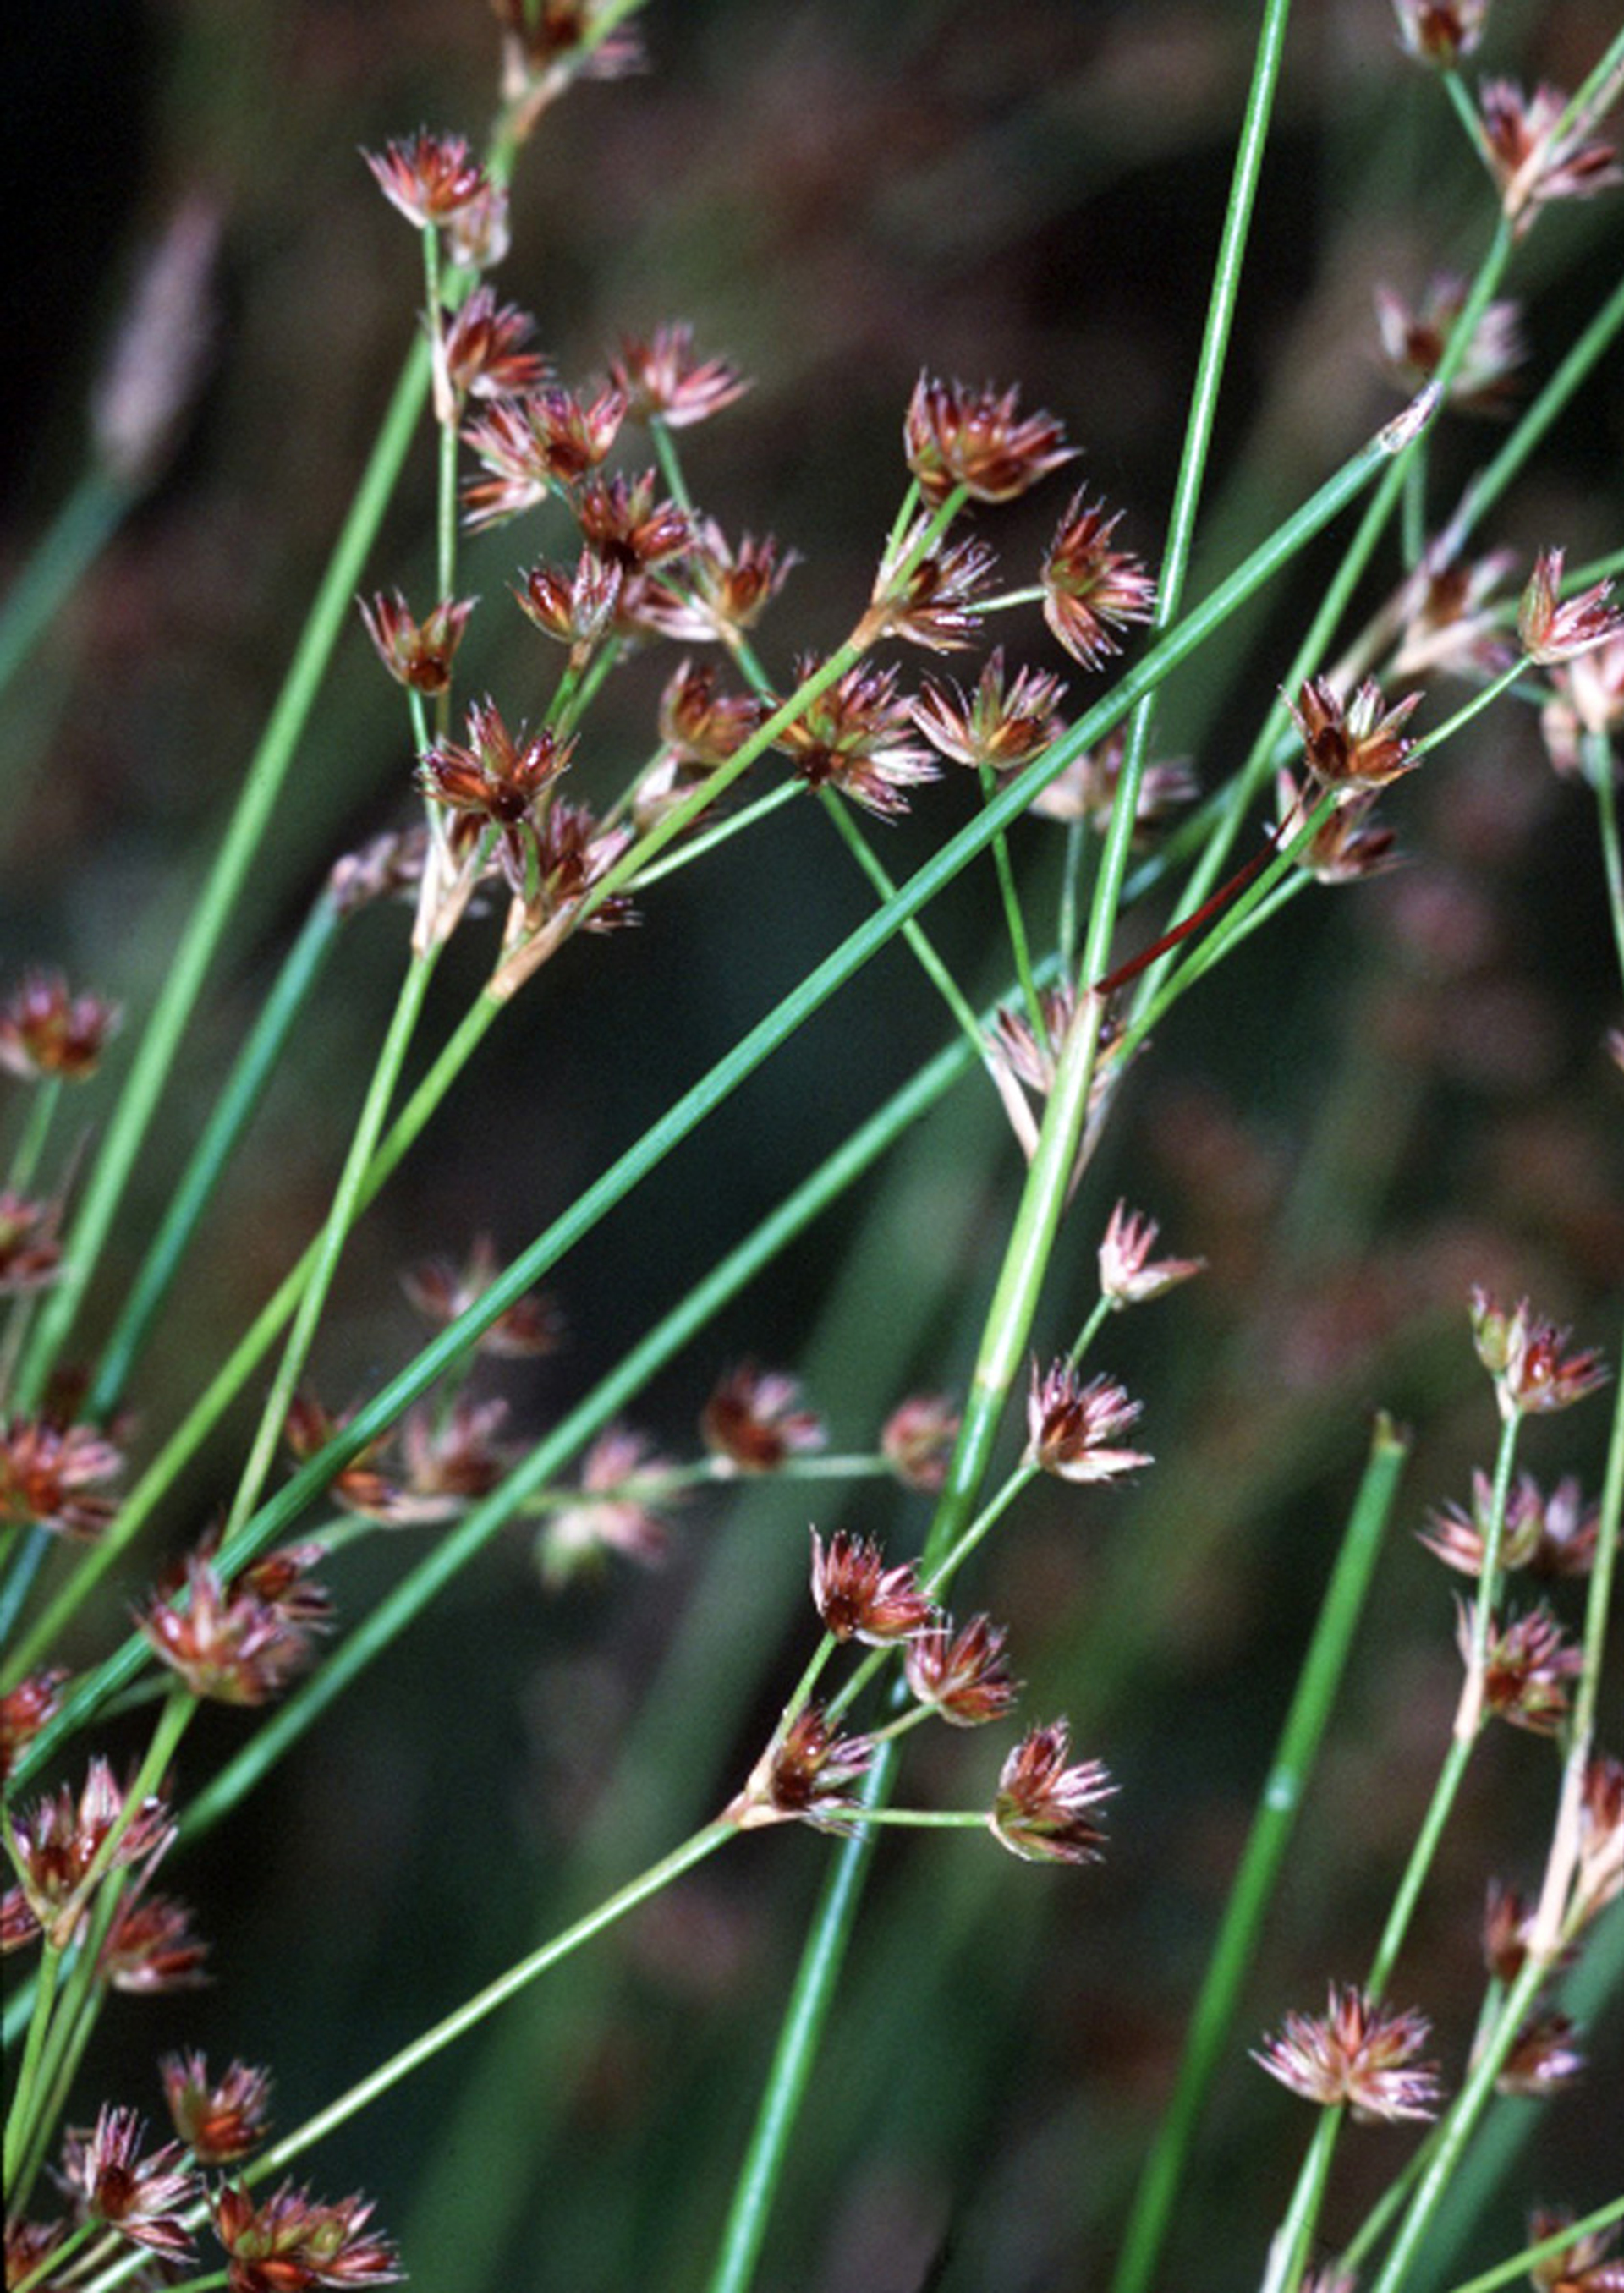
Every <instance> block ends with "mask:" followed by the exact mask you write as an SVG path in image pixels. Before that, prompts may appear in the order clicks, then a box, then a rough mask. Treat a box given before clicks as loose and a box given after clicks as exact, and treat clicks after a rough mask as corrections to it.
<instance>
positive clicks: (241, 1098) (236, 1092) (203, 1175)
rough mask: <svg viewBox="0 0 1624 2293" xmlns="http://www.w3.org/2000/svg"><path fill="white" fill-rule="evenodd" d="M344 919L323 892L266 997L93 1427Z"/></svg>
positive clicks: (102, 1389)
mask: <svg viewBox="0 0 1624 2293" xmlns="http://www.w3.org/2000/svg"><path fill="white" fill-rule="evenodd" d="M341 920H342V918H341V915H340V912H339V910H338V908H337V906H336V904H335V903H334V901H333V898H332V895H331V894H330V893H329V892H328V891H325V890H324V891H323V892H322V893H321V895H320V897H319V898H318V899H317V900H316V902H315V903H314V905H313V907H312V909H311V911H310V913H309V915H308V916H307V917H306V918H305V923H304V925H303V927H302V928H301V930H300V932H299V936H298V937H297V939H296V940H295V942H294V944H293V945H292V946H291V947H290V948H289V949H288V953H287V955H286V957H285V958H284V960H283V962H282V967H281V969H280V971H279V972H278V974H277V976H276V978H275V979H274V980H273V981H272V985H271V990H270V993H269V994H268V995H267V996H266V997H265V1000H264V1002H263V1003H262V1004H261V1006H260V1008H259V1009H258V1011H257V1013H256V1016H255V1020H254V1025H253V1027H252V1028H251V1029H250V1031H249V1033H248V1039H247V1041H245V1042H244V1044H243V1046H242V1049H241V1050H240V1053H239V1054H238V1057H237V1059H236V1062H235V1064H234V1065H233V1066H232V1069H231V1076H230V1078H229V1080H228V1081H227V1083H226V1086H225V1089H224V1090H223V1091H222V1092H221V1094H220V1096H219V1098H218V1099H216V1101H215V1108H214V1112H213V1114H211V1115H210V1116H209V1119H208V1122H207V1124H206V1126H205V1128H204V1130H203V1132H202V1134H201V1136H200V1137H199V1140H198V1143H197V1146H196V1147H195V1149H194V1150H193V1153H192V1156H191V1161H190V1162H189V1163H188V1164H187V1166H186V1170H185V1172H184V1175H183V1178H182V1179H181V1182H180V1184H179V1186H178V1187H176V1188H175V1194H174V1195H173V1197H172V1198H171V1200H170V1203H169V1207H168V1209H167V1210H166V1211H165V1213H164V1217H163V1220H162V1222H161V1224H160V1225H159V1227H158V1232H157V1233H156V1234H155V1235H154V1236H153V1237H152V1242H151V1244H150V1248H149V1249H148V1252H147V1254H146V1257H145V1258H144V1260H142V1266H141V1270H140V1272H139V1273H138V1274H137V1275H136V1276H135V1279H134V1282H133V1283H132V1284H131V1285H130V1290H129V1294H128V1296H127V1297H126V1300H125V1302H124V1305H123V1308H122V1309H121V1310H120V1312H119V1315H118V1320H117V1321H116V1322H115V1323H114V1325H113V1327H112V1331H111V1333H110V1336H109V1338H108V1341H107V1343H106V1344H105V1345H104V1346H103V1347H102V1350H101V1353H100V1356H99V1357H98V1360H97V1363H96V1372H95V1375H94V1377H93V1380H92V1381H91V1385H90V1390H89V1391H88V1393H87V1394H86V1396H85V1416H86V1417H87V1418H89V1419H90V1421H91V1422H93V1423H99V1422H102V1420H104V1419H105V1418H106V1417H107V1416H108V1414H110V1412H111V1411H112V1410H113V1409H115V1408H116V1407H117V1406H118V1403H119V1402H120V1401H121V1400H122V1399H123V1398H124V1393H125V1390H126V1386H127V1384H128V1382H129V1376H130V1372H131V1369H132V1368H133V1366H134V1361H135V1357H136V1355H137V1353H138V1352H139V1351H140V1349H141V1348H142V1345H144V1344H145V1342H146V1340H147V1338H148V1337H149V1335H150V1333H151V1328H152V1324H153V1322H154V1320H155V1319H156V1317H157V1316H158V1313H159V1311H160V1310H161V1309H162V1307H163V1304H164V1300H166V1298H167V1296H168V1294H169V1291H170V1287H171V1285H172V1284H173V1283H174V1281H175V1276H176V1274H177V1273H178V1271H179V1269H180V1264H181V1260H182V1259H183V1257H184V1255H185V1253H186V1252H187V1250H188V1249H189V1248H190V1247H191V1242H192V1240H193V1238H194V1236H196V1234H197V1230H198V1227H199V1224H200V1222H201V1220H202V1218H203V1214H204V1211H206V1210H207V1207H208V1204H209V1203H210V1202H211V1201H212V1200H213V1198H214V1195H215V1189H216V1188H217V1187H218V1186H219V1184H220V1181H221V1179H222V1178H223V1176H224V1173H225V1170H226V1167H227V1165H228V1164H229V1163H230V1161H231V1156H232V1155H234V1154H235V1153H236V1151H237V1148H238V1147H239V1145H240V1142H241V1139H242V1135H243V1132H244V1131H245V1130H247V1128H248V1124H249V1122H251V1120H252V1119H253V1115H254V1113H255V1110H256V1107H257V1106H258V1105H259V1103H260V1100H261V1098H263V1097H264V1091H265V1089H266V1086H267V1085H268V1084H269V1082H270V1080H271V1077H272V1074H274V1073H275V1071H276V1068H277V1066H278V1065H280V1060H281V1057H282V1053H283V1052H284V1050H285V1049H287V1045H288V1037H289V1036H290V1035H291V1033H293V1029H294V1027H295V1025H296V1023H297V1021H298V1018H299V1017H300V1014H301V1013H302V1012H303V1011H304V1009H305V1006H306V1004H307V1003H308V1001H309V1000H310V997H311V995H312V994H313V992H314V989H315V986H316V984H317V982H318V980H319V979H320V977H321V971H322V968H323V966H324V965H325V963H326V960H327V958H328V956H329V953H330V952H331V951H332V947H333V944H334V941H335V940H336V938H337V933H338V928H339V924H340V922H341Z"/></svg>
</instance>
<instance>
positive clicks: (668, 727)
mask: <svg viewBox="0 0 1624 2293" xmlns="http://www.w3.org/2000/svg"><path fill="white" fill-rule="evenodd" d="M766 717H767V704H766V703H765V701H759V700H758V699H757V697H756V695H755V694H754V693H722V692H719V690H718V685H717V672H716V670H715V668H713V667H712V666H711V663H710V662H709V661H704V662H701V663H700V664H698V665H697V666H695V664H694V662H692V661H690V660H684V661H683V662H682V663H681V664H680V665H679V667H678V669H677V671H676V674H675V675H674V676H672V677H668V678H667V680H666V684H665V687H664V690H663V691H662V693H661V695H660V738H661V740H662V741H663V742H664V743H665V746H666V748H667V749H669V750H670V754H671V756H672V757H673V758H675V759H676V760H677V762H678V764H680V765H683V766H688V767H689V768H690V769H694V770H698V771H704V772H711V771H714V770H715V768H716V766H718V765H724V764H726V763H727V759H728V758H729V757H731V756H732V755H734V754H735V751H736V750H737V749H740V748H742V747H743V743H744V742H745V741H748V740H749V739H750V737H751V734H752V733H757V732H759V730H760V728H761V726H762V725H763V723H764V722H765V721H766Z"/></svg>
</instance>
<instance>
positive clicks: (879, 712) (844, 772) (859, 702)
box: [773, 660, 941, 820]
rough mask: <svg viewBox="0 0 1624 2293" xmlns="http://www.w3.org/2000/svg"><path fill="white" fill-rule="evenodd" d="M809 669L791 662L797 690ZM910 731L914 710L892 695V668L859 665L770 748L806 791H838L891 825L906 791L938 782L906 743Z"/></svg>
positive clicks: (926, 760)
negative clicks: (777, 752) (778, 752)
mask: <svg viewBox="0 0 1624 2293" xmlns="http://www.w3.org/2000/svg"><path fill="white" fill-rule="evenodd" d="M816 667H817V663H816V661H815V660H800V661H798V662H797V664H796V671H797V675H798V677H800V680H801V681H802V682H803V683H804V682H805V680H806V679H807V678H808V677H810V676H811V675H812V674H813V671H814V670H815V669H816ZM913 729H914V710H913V704H912V702H911V701H909V700H908V698H907V696H906V694H905V693H898V692H897V670H896V668H895V667H892V668H873V667H871V666H870V664H869V663H868V662H866V661H861V660H860V661H858V662H857V663H856V664H855V665H854V666H853V667H852V668H849V669H848V670H847V671H846V673H845V675H844V676H843V677H840V678H838V679H837V681H836V682H835V683H834V684H833V685H830V686H828V687H827V688H826V690H825V691H824V692H822V693H818V694H817V695H816V697H815V698H814V699H813V700H811V701H808V703H807V704H806V707H805V708H804V709H802V711H801V713H800V716H799V717H797V718H796V719H795V722H794V723H793V724H792V725H785V727H784V731H783V732H782V733H779V735H778V738H777V740H776V741H775V742H774V744H773V745H774V747H775V748H778V749H783V750H784V753H785V755H786V756H787V757H788V758H790V760H791V762H792V764H793V766H794V767H795V770H796V771H797V772H798V773H799V774H800V777H801V779H802V780H803V781H805V782H807V784H808V787H811V788H824V787H832V788H837V789H839V790H840V793H841V794H842V795H843V796H848V797H849V798H851V799H852V801H853V803H854V804H860V805H862V806H864V807H865V810H867V811H869V812H872V813H875V814H878V815H879V817H880V818H881V820H894V819H896V818H897V816H898V815H899V814H902V813H905V811H906V810H907V808H908V800H907V798H906V796H905V794H904V793H903V791H904V790H905V789H909V788H913V787H915V786H917V785H918V784H919V783H921V782H925V781H934V780H938V779H939V778H940V777H941V768H940V766H938V764H937V763H936V761H935V760H934V758H932V757H931V756H930V752H929V751H928V750H927V749H922V748H921V747H920V745H919V743H918V742H917V741H914V740H911V739H909V738H908V737H907V736H908V734H910V733H912V731H913Z"/></svg>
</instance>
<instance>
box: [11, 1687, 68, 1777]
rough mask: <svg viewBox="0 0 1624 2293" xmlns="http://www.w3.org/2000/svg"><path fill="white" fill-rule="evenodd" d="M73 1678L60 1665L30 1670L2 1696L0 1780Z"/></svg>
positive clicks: (35, 1734)
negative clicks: (42, 1670) (38, 1670)
mask: <svg viewBox="0 0 1624 2293" xmlns="http://www.w3.org/2000/svg"><path fill="white" fill-rule="evenodd" d="M68 1679H69V1673H66V1672H65V1671H62V1670H61V1669H60V1668H58V1669H53V1670H51V1671H49V1672H36V1673H30V1674H29V1675H28V1679H26V1680H20V1681H18V1683H17V1685H16V1687H15V1688H13V1689H9V1690H8V1691H7V1693H6V1694H5V1695H4V1696H0V1783H4V1781H5V1778H7V1776H9V1775H10V1774H11V1772H12V1768H13V1767H14V1766H15V1765H16V1763H17V1754H18V1753H19V1752H20V1751H21V1749H22V1747H23V1746H24V1745H25V1744H27V1743H29V1742H31V1740H32V1739H33V1738H35V1737H36V1736H37V1735H38V1733H39V1731H40V1730H41V1729H42V1728H43V1727H44V1726H45V1722H46V1721H47V1720H49V1719H50V1717H51V1716H52V1714H53V1713H54V1712H55V1711H56V1709H57V1707H58V1706H60V1704H61V1700H62V1689H63V1686H64V1685H65V1683H66V1682H67V1681H68Z"/></svg>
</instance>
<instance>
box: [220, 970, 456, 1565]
mask: <svg viewBox="0 0 1624 2293" xmlns="http://www.w3.org/2000/svg"><path fill="white" fill-rule="evenodd" d="M438 960H439V950H438V949H431V950H430V951H429V952H428V953H427V954H426V955H421V956H416V957H414V958H413V960H412V961H411V962H410V964H409V965H408V966H407V968H406V976H405V978H404V979H403V980H402V983H401V992H400V995H399V997H398V999H397V1000H396V1002H395V1007H394V1017H393V1018H392V1019H391V1021H390V1023H389V1032H388V1033H387V1035H386V1037H385V1039H384V1046H383V1049H382V1050H381V1051H380V1052H379V1053H378V1062H377V1065H375V1066H374V1068H373V1070H372V1075H371V1079H370V1081H369V1083H368V1085H367V1095H366V1098H365V1100H364V1102H363V1103H362V1106H361V1115H360V1119H359V1120H358V1122H356V1125H355V1132H354V1136H353V1138H352V1139H351V1141H350V1147H349V1152H348V1154H347V1155H345V1163H344V1169H343V1171H342V1172H341V1173H340V1176H339V1179H338V1184H337V1187H336V1188H335V1189H334V1193H333V1202H332V1208H331V1209H330V1210H329V1212H328V1216H327V1221H326V1223H325V1225H324V1226H323V1228H322V1229H321V1236H320V1237H319V1239H318V1241H317V1244H316V1257H315V1263H314V1265H313V1267H312V1268H311V1273H310V1278H309V1280H308V1281H307V1282H306V1284H305V1290H304V1294H303V1295H302V1297H301V1298H300V1300H299V1309H298V1312H297V1313H296V1315H295V1316H294V1318H293V1327H292V1329H291V1330H290V1331H289V1332H288V1343H287V1345H286V1347H285V1348H284V1349H283V1352H282V1358H281V1361H280V1364H279V1365H278V1367H277V1373H276V1375H275V1377H274V1378H273V1379H272V1383H271V1390H270V1392H269V1393H268V1394H267V1395H266V1397H265V1406H264V1410H263V1411H262V1412H261V1414H260V1420H259V1425H258V1429H257V1430H256V1433H255V1436H254V1442H253V1446H252V1447H251V1448H250V1449H249V1451H248V1462H246V1463H245V1465H244V1466H243V1469H242V1477H241V1479H240V1480H239V1482H238V1484H237V1494H236V1495H235V1497H234V1498H233V1499H232V1501H231V1511H230V1512H229V1513H228V1514H227V1516H226V1523H225V1541H226V1542H227V1543H229V1542H230V1540H231V1537H232V1536H233V1535H235V1534H236V1532H237V1531H238V1530H239V1529H240V1528H241V1527H242V1525H243V1523H244V1521H245V1520H247V1519H248V1515H249V1514H250V1513H251V1512H252V1511H253V1510H254V1508H255V1506H256V1504H257V1503H258V1502H259V1496H260V1492H261V1490H262V1489H263V1488H264V1484H265V1476H266V1474H267V1473H268V1472H269V1471H270V1470H271V1465H272V1459H273V1458H274V1457H275V1455H276V1451H277V1446H278V1444H279V1443H280V1440H281V1438H282V1433H283V1429H284V1427H285V1426H286V1424H287V1422H288V1407H289V1405H290V1404H291V1402H292V1400H293V1396H294V1390H295V1388H296V1386H297V1384H298V1381H299V1380H300V1378H301V1377H302V1376H303V1375H304V1373H305V1363H306V1362H307V1361H308V1360H309V1358H310V1349H311V1347H312V1346H313V1343H314V1342H315V1335H316V1325H317V1323H318V1322H319V1321H320V1320H321V1315H322V1311H323V1309H325V1307H326V1305H327V1297H328V1292H329V1290H330V1289H331V1288H332V1284H333V1277H334V1276H335V1275H336V1274H337V1271H338V1260H339V1258H340V1257H341V1256H342V1254H343V1252H344V1246H345V1243H346V1242H347V1241H348V1240H349V1238H350V1234H351V1231H352V1229H353V1227H354V1224H355V1221H356V1219H358V1218H359V1217H360V1216H361V1211H362V1210H363V1209H364V1208H365V1206H366V1184H367V1173H368V1171H369V1169H370V1168H371V1164H372V1159H373V1156H374V1155H375V1153H376V1151H377V1148H378V1138H379V1137H380V1135H381V1133H382V1131H383V1127H384V1118H385V1116H386V1114H387V1113H388V1111H389V1102H390V1100H391V1099H392V1098H394V1092H395V1089H396V1086H397V1085H398V1083H399V1082H400V1079H401V1069H402V1066H403V1065H404V1064H405V1060H406V1054H407V1051H408V1050H409V1049H410V1045H411V1039H412V1035H413V1033H414V1032H415V1031H416V1028H417V1024H418V1017H419V1015H420V1013H421V1011H422V1009H423V999H424V997H425V996H426V994H427V993H428V985H429V982H430V980H431V979H432V978H433V977H434V965H435V963H436V962H437V961H438Z"/></svg>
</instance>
